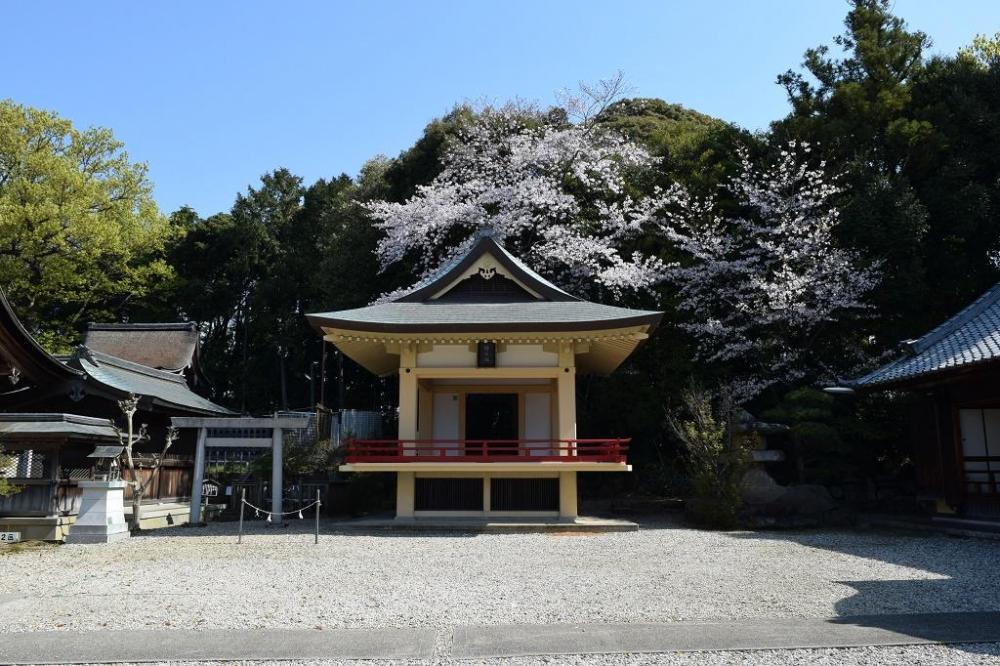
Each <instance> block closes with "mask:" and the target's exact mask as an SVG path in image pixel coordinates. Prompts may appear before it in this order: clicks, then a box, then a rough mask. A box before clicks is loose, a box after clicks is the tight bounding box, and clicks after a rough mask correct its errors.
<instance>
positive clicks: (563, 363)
mask: <svg viewBox="0 0 1000 666" xmlns="http://www.w3.org/2000/svg"><path fill="white" fill-rule="evenodd" d="M556 399H557V401H558V408H557V410H556V412H557V420H558V422H559V439H560V440H566V439H576V359H575V356H574V353H573V343H572V342H564V343H560V345H559V379H558V380H557V381H556ZM559 446H561V447H565V446H569V444H568V443H567V442H560V444H559ZM559 453H560V455H570V454H571V452H570V451H567V450H565V449H563V450H560V452H559Z"/></svg>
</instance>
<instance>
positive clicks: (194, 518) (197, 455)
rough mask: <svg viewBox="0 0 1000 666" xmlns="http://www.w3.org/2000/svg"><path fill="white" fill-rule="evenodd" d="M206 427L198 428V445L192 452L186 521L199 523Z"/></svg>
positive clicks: (203, 480) (203, 478)
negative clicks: (189, 493)
mask: <svg viewBox="0 0 1000 666" xmlns="http://www.w3.org/2000/svg"><path fill="white" fill-rule="evenodd" d="M207 438H208V428H198V446H197V448H196V449H195V452H194V473H193V474H192V475H191V477H192V479H191V513H190V514H189V515H188V522H189V523H190V524H192V525H200V524H201V485H202V483H204V482H205V440H206V439H207Z"/></svg>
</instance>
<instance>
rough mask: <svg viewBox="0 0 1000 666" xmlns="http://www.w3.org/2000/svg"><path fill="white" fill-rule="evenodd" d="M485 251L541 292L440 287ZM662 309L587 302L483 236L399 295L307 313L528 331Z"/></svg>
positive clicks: (622, 322)
mask: <svg viewBox="0 0 1000 666" xmlns="http://www.w3.org/2000/svg"><path fill="white" fill-rule="evenodd" d="M484 254H490V255H492V256H493V258H494V259H496V260H497V262H498V263H500V264H501V265H502V266H504V267H505V269H506V270H508V271H509V272H510V274H511V276H513V277H514V278H516V279H517V280H518V281H519V282H520V283H521V284H524V285H526V286H527V287H528V288H529V289H531V290H532V291H534V292H536V293H537V294H538V296H537V298H532V299H529V300H527V301H525V302H517V303H509V302H489V301H475V302H453V301H444V300H436V299H435V298H434V297H433V296H434V294H435V292H437V291H439V290H441V289H444V288H445V287H447V286H448V285H449V284H453V283H454V281H455V280H457V279H459V278H460V277H461V275H462V273H463V271H465V270H466V269H467V268H468V267H470V266H472V265H473V264H474V263H475V262H476V261H477V260H478V259H479V258H480V257H482V256H483V255H484ZM662 314H663V313H661V312H654V311H651V310H631V309H629V308H622V307H616V306H613V305H603V304H601V303H592V302H589V301H584V300H581V299H579V298H577V297H576V296H573V295H572V294H570V293H568V292H566V291H565V290H563V289H561V288H559V287H558V286H556V285H555V284H553V283H552V282H550V281H549V280H546V279H545V278H544V277H542V276H541V275H539V274H538V273H537V272H535V271H534V270H532V269H531V268H529V267H528V266H527V265H526V264H525V263H524V262H522V261H521V260H520V259H518V258H517V257H515V256H514V255H512V254H511V253H510V252H508V251H507V249H506V248H504V247H503V246H502V245H501V244H500V243H498V242H497V241H496V240H495V239H494V238H493V236H491V235H480V236H479V237H478V238H477V240H476V242H475V243H474V244H473V245H472V247H470V248H469V250H468V251H467V252H466V253H465V254H463V255H461V256H459V257H456V258H455V259H452V260H451V261H449V262H448V263H446V264H445V265H444V266H442V267H441V268H440V269H439V270H437V271H435V272H434V273H433V274H432V275H431V276H429V277H428V278H427V279H425V280H423V281H421V282H420V283H418V284H417V285H415V286H414V287H413V288H411V289H410V290H409V291H407V292H405V293H404V294H402V295H401V296H398V297H396V298H395V299H393V300H391V301H388V302H383V303H375V304H373V305H368V306H366V307H362V308H354V309H352V310H340V311H337V312H322V313H316V314H310V315H308V318H309V320H310V321H311V322H312V324H313V325H314V326H316V327H317V328H321V327H323V326H328V327H333V328H344V329H349V330H356V331H372V332H414V333H418V332H441V331H448V332H456V333H460V332H487V331H490V332H507V331H515V332H526V331H583V330H595V329H605V328H612V327H623V326H634V325H647V326H649V327H650V330H652V329H653V328H655V327H656V325H657V324H658V323H659V320H660V317H661V316H662Z"/></svg>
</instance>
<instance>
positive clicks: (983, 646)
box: [128, 643, 1000, 666]
mask: <svg viewBox="0 0 1000 666" xmlns="http://www.w3.org/2000/svg"><path fill="white" fill-rule="evenodd" d="M225 663H228V664H232V663H239V662H225ZM252 663H253V666H297V665H298V664H302V665H303V666H305V665H307V664H308V666H444V665H445V664H449V665H453V666H464V665H468V664H473V663H475V664H483V665H488V666H548V665H550V664H551V665H562V664H565V665H566V666H603V665H605V664H608V665H611V666H800V665H801V664H814V665H817V666H979V665H983V664H1000V644H998V643H972V644H969V645H958V646H947V645H921V646H915V647H914V646H910V647H877V648H875V647H866V648H843V649H835V650H759V651H755V652H697V653H662V654H624V655H611V654H598V655H571V656H559V657H518V658H515V659H488V660H483V661H476V662H470V661H458V662H456V661H440V662H430V661H312V662H292V661H273V662H252ZM222 664H223V662H197V663H191V662H176V661H174V662H169V666H222ZM128 666H131V665H128ZM135 666H148V665H139V664H136V665H135Z"/></svg>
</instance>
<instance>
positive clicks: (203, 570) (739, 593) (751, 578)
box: [0, 521, 1000, 632]
mask: <svg viewBox="0 0 1000 666" xmlns="http://www.w3.org/2000/svg"><path fill="white" fill-rule="evenodd" d="M310 527H311V525H310V524H309V521H304V522H302V523H300V522H298V521H295V522H293V523H292V524H291V526H290V527H289V528H288V529H287V530H286V529H264V528H263V527H262V526H261V525H260V524H255V525H254V526H253V527H252V528H251V529H252V530H253V533H252V534H251V535H249V536H247V537H245V538H244V543H243V544H242V545H237V544H236V538H235V534H236V526H235V525H234V524H231V523H219V524H214V525H212V526H210V527H207V528H200V529H187V528H170V529H166V530H158V531H154V532H150V533H148V535H147V536H142V537H136V538H132V539H130V540H128V541H126V542H122V543H118V544H111V545H102V546H59V547H51V548H44V549H39V550H27V551H25V552H20V553H12V554H6V555H0V632H20V631H33V630H42V629H81V630H90V629H129V628H149V629H153V628H155V629H162V628H165V627H177V628H198V627H204V626H212V627H220V628H256V627H259V628H264V627H284V628H299V629H304V628H341V627H410V626H427V627H449V626H456V625H475V624H491V625H493V624H517V623H539V624H556V623H568V622H614V623H618V622H669V621H674V620H717V619H740V618H753V617H775V618H778V617H786V618H787V617H829V616H836V615H858V614H875V613H916V612H936V611H972V610H1000V567H998V566H997V563H998V562H1000V542H997V541H986V540H978V539H955V538H948V537H938V536H925V535H906V534H898V533H890V532H852V531H807V532H757V533H712V532H703V531H697V530H691V529H685V528H681V527H678V526H675V525H672V524H669V523H664V524H659V525H654V526H646V527H645V528H644V529H642V530H640V531H639V532H631V533H618V534H601V535H587V534H567V535H555V534H521V535H471V534H457V533H456V534H450V533H449V534H434V533H425V534H406V533H388V532H386V533H371V534H350V533H336V532H335V529H336V527H335V525H334V524H333V523H328V524H325V525H324V526H323V533H322V534H321V537H320V543H319V545H318V546H317V545H314V544H313V542H312V535H311V534H309V529H310Z"/></svg>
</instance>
